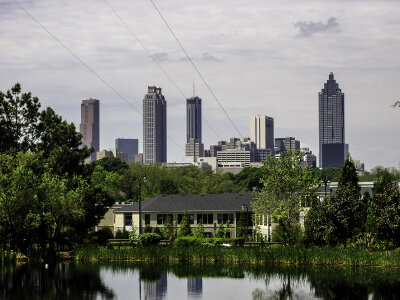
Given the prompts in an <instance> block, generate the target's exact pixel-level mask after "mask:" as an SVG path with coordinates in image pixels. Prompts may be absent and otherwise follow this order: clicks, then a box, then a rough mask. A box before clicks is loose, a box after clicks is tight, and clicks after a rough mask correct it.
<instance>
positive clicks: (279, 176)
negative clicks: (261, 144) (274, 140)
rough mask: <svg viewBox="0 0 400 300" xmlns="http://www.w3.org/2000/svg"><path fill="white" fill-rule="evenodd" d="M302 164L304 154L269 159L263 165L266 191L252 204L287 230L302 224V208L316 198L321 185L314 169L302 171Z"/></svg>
mask: <svg viewBox="0 0 400 300" xmlns="http://www.w3.org/2000/svg"><path fill="white" fill-rule="evenodd" d="M301 160H302V154H301V152H300V151H295V152H292V151H289V152H287V153H286V154H285V155H283V156H281V157H280V158H275V157H274V156H269V157H268V159H267V160H266V161H264V162H263V163H264V166H263V171H264V174H265V176H264V178H263V179H262V183H263V187H262V189H261V190H260V191H259V192H257V193H255V197H254V201H253V202H252V206H253V211H254V213H255V214H257V215H267V216H272V218H273V219H274V221H275V222H277V223H280V224H284V226H283V228H284V229H287V230H290V228H291V227H292V225H293V224H296V223H298V222H299V217H300V212H301V210H302V206H304V205H309V203H312V202H313V200H314V199H315V198H316V192H315V189H316V187H317V186H318V181H317V180H316V179H315V178H314V176H313V174H312V170H311V168H309V167H306V168H302V166H301Z"/></svg>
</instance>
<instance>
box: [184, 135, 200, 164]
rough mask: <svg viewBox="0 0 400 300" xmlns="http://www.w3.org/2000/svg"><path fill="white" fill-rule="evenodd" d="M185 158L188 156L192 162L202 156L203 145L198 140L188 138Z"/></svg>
mask: <svg viewBox="0 0 400 300" xmlns="http://www.w3.org/2000/svg"><path fill="white" fill-rule="evenodd" d="M185 156H190V157H192V158H193V160H194V161H196V160H197V158H198V157H203V156H204V144H203V143H202V142H201V140H199V139H195V138H190V140H189V142H187V143H186V145H185Z"/></svg>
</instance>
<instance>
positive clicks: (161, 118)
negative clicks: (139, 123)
mask: <svg viewBox="0 0 400 300" xmlns="http://www.w3.org/2000/svg"><path fill="white" fill-rule="evenodd" d="M163 162H167V101H165V97H164V96H163V95H162V93H161V88H157V87H155V86H149V87H148V93H147V94H146V95H145V96H144V99H143V163H145V164H154V163H163Z"/></svg>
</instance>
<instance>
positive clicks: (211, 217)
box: [207, 214, 214, 224]
mask: <svg viewBox="0 0 400 300" xmlns="http://www.w3.org/2000/svg"><path fill="white" fill-rule="evenodd" d="M213 222H214V220H213V214H208V222H207V224H212V223H213Z"/></svg>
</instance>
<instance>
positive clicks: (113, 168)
mask: <svg viewBox="0 0 400 300" xmlns="http://www.w3.org/2000/svg"><path fill="white" fill-rule="evenodd" d="M93 165H94V166H97V165H100V166H102V167H103V169H104V170H106V171H107V172H114V173H119V174H123V173H124V172H125V171H126V170H128V169H129V165H128V164H127V163H126V162H124V161H122V160H121V159H120V158H119V157H104V158H102V159H100V160H96V161H94V162H93Z"/></svg>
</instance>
